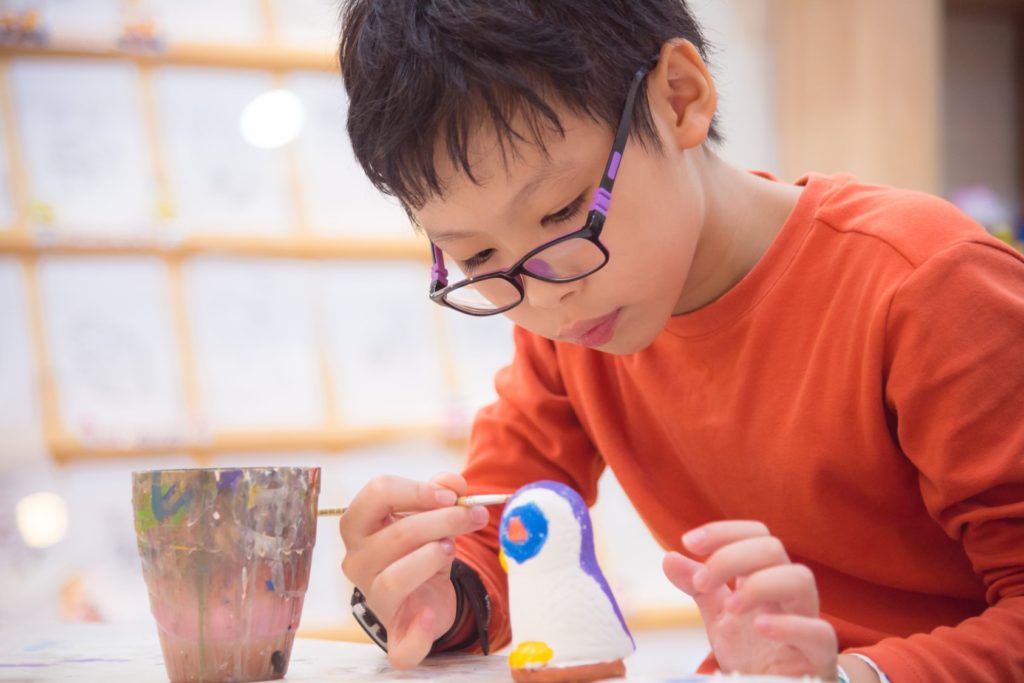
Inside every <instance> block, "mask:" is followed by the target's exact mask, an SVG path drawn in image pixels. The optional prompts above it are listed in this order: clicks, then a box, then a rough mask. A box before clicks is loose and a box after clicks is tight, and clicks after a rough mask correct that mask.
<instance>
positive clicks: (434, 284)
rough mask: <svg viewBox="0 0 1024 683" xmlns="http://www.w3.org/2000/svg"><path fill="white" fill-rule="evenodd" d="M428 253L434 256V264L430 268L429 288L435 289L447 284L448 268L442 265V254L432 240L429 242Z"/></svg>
mask: <svg viewBox="0 0 1024 683" xmlns="http://www.w3.org/2000/svg"><path fill="white" fill-rule="evenodd" d="M430 253H431V255H432V256H433V257H434V265H433V266H431V268H430V283H431V290H432V291H436V290H438V289H441V288H443V287H447V286H448V270H447V269H446V268H445V267H444V254H443V253H442V252H441V249H440V248H439V247H438V246H437V245H436V244H434V243H433V242H431V243H430Z"/></svg>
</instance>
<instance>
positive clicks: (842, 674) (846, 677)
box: [836, 664, 850, 683]
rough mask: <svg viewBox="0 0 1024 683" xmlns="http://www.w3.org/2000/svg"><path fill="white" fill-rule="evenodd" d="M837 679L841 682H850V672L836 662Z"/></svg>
mask: <svg viewBox="0 0 1024 683" xmlns="http://www.w3.org/2000/svg"><path fill="white" fill-rule="evenodd" d="M836 679H837V680H838V681H839V683H850V674H848V673H846V670H845V669H843V667H841V666H839V665H838V664H836Z"/></svg>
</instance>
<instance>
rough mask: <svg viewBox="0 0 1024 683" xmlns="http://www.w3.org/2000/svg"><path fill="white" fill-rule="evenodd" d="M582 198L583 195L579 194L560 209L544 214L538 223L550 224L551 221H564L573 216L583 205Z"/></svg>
mask: <svg viewBox="0 0 1024 683" xmlns="http://www.w3.org/2000/svg"><path fill="white" fill-rule="evenodd" d="M583 199H584V195H580V196H579V197H577V198H576V199H574V200H572V202H571V203H570V204H569V205H568V206H566V207H565V208H564V209H562V210H561V211H557V212H555V213H552V214H548V215H547V216H544V218H542V219H541V221H540V224H541V225H550V224H551V223H564V222H565V221H568V220H570V219H571V218H574V217H575V216H576V214H577V213H578V212H579V210H580V207H581V206H583Z"/></svg>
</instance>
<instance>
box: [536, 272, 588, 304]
mask: <svg viewBox="0 0 1024 683" xmlns="http://www.w3.org/2000/svg"><path fill="white" fill-rule="evenodd" d="M582 282H583V281H582V280H577V281H575V282H562V283H554V282H544V281H543V280H537V279H536V278H532V277H530V276H529V275H526V276H524V277H523V298H524V300H525V301H526V303H527V304H529V305H530V306H531V307H533V308H538V309H548V310H550V309H555V308H558V307H559V306H561V305H562V303H563V302H564V301H565V300H566V299H567V298H568V297H570V296H572V295H573V294H574V293H575V292H576V291H577V290H578V289H579V288H580V287H581V286H582Z"/></svg>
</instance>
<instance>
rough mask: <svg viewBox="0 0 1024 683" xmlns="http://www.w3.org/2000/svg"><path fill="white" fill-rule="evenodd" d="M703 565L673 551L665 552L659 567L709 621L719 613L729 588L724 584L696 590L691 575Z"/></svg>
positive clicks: (706, 620)
mask: <svg viewBox="0 0 1024 683" xmlns="http://www.w3.org/2000/svg"><path fill="white" fill-rule="evenodd" d="M703 567H704V565H702V564H701V563H700V562H695V561H694V560H691V559H690V558H688V557H686V556H685V555H680V554H679V553H675V552H670V553H666V555H665V559H664V560H662V562H661V569H662V571H664V572H665V576H666V577H667V578H668V580H669V581H670V582H672V585H674V586H675V587H676V588H678V589H679V590H681V591H683V592H684V593H686V594H687V595H689V596H690V597H692V598H693V600H694V602H696V603H697V607H698V608H700V611H701V614H702V615H704V621H705V622H706V623H711V621H712V618H713V617H715V616H716V615H718V614H720V613H721V611H722V609H723V607H724V604H725V600H726V599H727V598H728V597H729V589H728V588H727V587H726V586H719V587H718V589H716V590H714V591H711V592H709V593H704V592H701V591H699V590H697V589H696V588H695V587H694V585H693V575H694V574H695V573H697V572H698V571H700V570H701V569H702V568H703Z"/></svg>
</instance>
